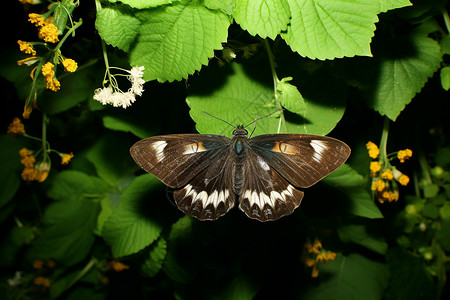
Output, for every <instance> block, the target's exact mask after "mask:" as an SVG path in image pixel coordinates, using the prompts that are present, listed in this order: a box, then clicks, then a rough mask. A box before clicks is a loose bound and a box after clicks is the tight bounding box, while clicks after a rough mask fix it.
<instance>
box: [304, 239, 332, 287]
mask: <svg viewBox="0 0 450 300" xmlns="http://www.w3.org/2000/svg"><path fill="white" fill-rule="evenodd" d="M305 250H306V251H305V252H304V254H303V256H302V261H303V263H304V264H305V265H306V266H307V267H309V268H311V267H312V271H311V277H313V278H316V277H318V276H319V270H318V269H317V265H318V264H319V262H322V263H326V262H327V261H329V260H334V259H335V258H336V253H334V252H331V251H328V250H324V249H322V243H321V242H320V241H319V240H318V239H315V240H314V244H311V241H310V240H309V239H308V240H307V241H306V243H305Z"/></svg>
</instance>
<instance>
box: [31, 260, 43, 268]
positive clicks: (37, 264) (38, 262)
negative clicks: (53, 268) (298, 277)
mask: <svg viewBox="0 0 450 300" xmlns="http://www.w3.org/2000/svg"><path fill="white" fill-rule="evenodd" d="M43 266H44V262H43V261H42V259H36V260H35V261H34V262H33V269H37V270H40V269H42V267H43Z"/></svg>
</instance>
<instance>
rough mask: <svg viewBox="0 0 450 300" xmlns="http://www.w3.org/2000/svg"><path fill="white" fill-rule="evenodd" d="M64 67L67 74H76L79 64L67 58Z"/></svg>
mask: <svg viewBox="0 0 450 300" xmlns="http://www.w3.org/2000/svg"><path fill="white" fill-rule="evenodd" d="M62 63H63V66H64V71H66V72H71V73H72V72H75V71H76V69H77V68H78V64H77V62H76V61H74V60H73V59H71V58H66V59H65V60H63V62H62Z"/></svg>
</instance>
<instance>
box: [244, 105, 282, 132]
mask: <svg viewBox="0 0 450 300" xmlns="http://www.w3.org/2000/svg"><path fill="white" fill-rule="evenodd" d="M282 110H284V108H280V109H277V110H276V111H274V112H271V113H270V114H268V115H266V116H264V117H261V118H258V117H256V119H255V120H254V121H252V122H250V123H248V124H247V125H245V126H244V128H246V127H248V126H249V125H251V124H255V127H254V128H253V131H255V128H256V121H259V120H261V119H264V118H267V117H270V116H271V115H273V114H274V113H276V112H279V111H282ZM253 131H252V133H253Z"/></svg>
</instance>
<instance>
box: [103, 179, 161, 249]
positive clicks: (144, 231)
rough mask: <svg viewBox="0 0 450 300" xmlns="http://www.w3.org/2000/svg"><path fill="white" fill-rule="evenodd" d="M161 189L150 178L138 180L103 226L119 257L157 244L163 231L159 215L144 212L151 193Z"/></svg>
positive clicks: (129, 187) (123, 196)
mask: <svg viewBox="0 0 450 300" xmlns="http://www.w3.org/2000/svg"><path fill="white" fill-rule="evenodd" d="M158 185H159V180H158V179H157V178H156V177H154V176H153V175H150V174H145V175H142V176H139V177H136V178H135V179H134V180H133V181H132V182H131V184H130V185H129V186H128V188H127V189H126V190H125V191H124V192H123V194H122V197H121V199H120V203H119V205H118V207H117V208H116V210H115V211H114V212H113V214H112V215H111V216H110V217H109V219H108V220H107V221H106V223H105V224H104V226H103V237H104V239H105V241H106V242H107V243H108V244H109V245H110V246H111V250H112V253H113V255H114V256H115V257H120V256H125V255H130V254H133V253H136V252H138V251H140V250H142V249H143V248H145V247H147V246H148V245H150V244H151V243H153V242H154V241H155V240H156V239H157V238H158V236H159V234H160V233H161V230H162V229H163V222H162V220H160V219H159V218H158V211H147V210H144V209H143V202H144V201H148V199H147V198H148V197H149V193H150V192H151V191H152V190H154V189H155V188H156V187H157V186H158Z"/></svg>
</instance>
